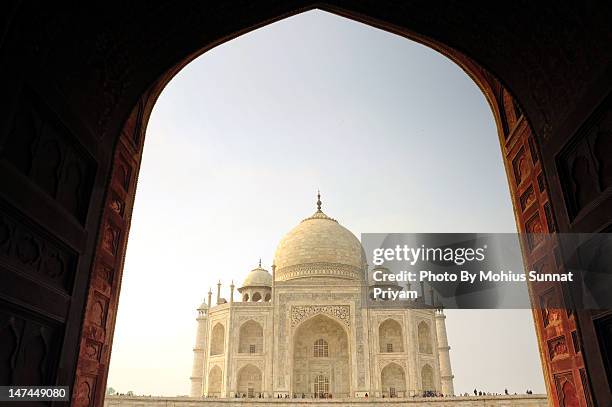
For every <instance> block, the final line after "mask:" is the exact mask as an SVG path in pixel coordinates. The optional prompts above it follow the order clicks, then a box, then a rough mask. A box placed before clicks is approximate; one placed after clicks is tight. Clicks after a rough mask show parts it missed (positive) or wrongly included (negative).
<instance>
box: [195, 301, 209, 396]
mask: <svg viewBox="0 0 612 407" xmlns="http://www.w3.org/2000/svg"><path fill="white" fill-rule="evenodd" d="M209 298H210V296H209ZM209 301H210V300H209ZM196 321H198V328H197V331H196V342H195V346H194V348H193V368H192V370H191V397H202V394H203V392H202V383H203V375H204V365H205V363H206V342H207V340H206V339H207V338H206V336H207V333H208V330H207V326H208V305H206V303H202V305H200V306H199V307H198V317H197V318H196Z"/></svg>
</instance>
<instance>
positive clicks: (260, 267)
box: [259, 257, 261, 268]
mask: <svg viewBox="0 0 612 407" xmlns="http://www.w3.org/2000/svg"><path fill="white" fill-rule="evenodd" d="M259 268H261V257H260V258H259Z"/></svg>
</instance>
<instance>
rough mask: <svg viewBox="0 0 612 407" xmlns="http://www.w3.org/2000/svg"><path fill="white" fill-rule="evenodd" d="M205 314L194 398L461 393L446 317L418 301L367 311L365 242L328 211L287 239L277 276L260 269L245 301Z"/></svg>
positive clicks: (279, 252) (219, 302)
mask: <svg viewBox="0 0 612 407" xmlns="http://www.w3.org/2000/svg"><path fill="white" fill-rule="evenodd" d="M234 288H235V287H234V285H233V284H232V285H231V286H230V295H229V301H227V300H225V299H224V298H222V297H221V284H220V283H219V284H218V287H217V294H216V302H215V304H214V305H213V304H212V300H213V299H212V292H210V291H209V293H208V301H207V302H205V303H203V304H202V305H201V306H200V307H199V308H198V316H197V324H198V328H197V336H196V344H195V348H194V362H193V372H192V376H191V397H218V398H236V397H240V398H242V397H255V398H259V397H265V398H271V397H272V398H278V397H291V398H294V397H297V398H302V397H304V398H334V399H336V398H363V397H372V398H379V397H383V396H384V397H411V396H415V395H423V394H424V393H427V392H429V393H431V392H437V393H442V394H444V395H453V374H452V370H451V364H450V356H449V350H450V347H449V346H448V342H447V336H446V327H445V318H446V317H445V315H444V313H443V312H442V311H441V310H435V309H432V308H430V307H427V306H425V304H423V301H422V300H416V301H414V300H410V301H411V304H412V305H409V306H403V307H391V306H389V307H385V306H382V307H378V306H377V307H367V306H366V301H367V298H368V295H369V293H370V292H371V290H372V288H373V286H372V282H371V281H369V279H368V264H367V261H366V257H365V253H364V250H363V248H362V246H361V243H360V241H359V239H357V237H356V236H355V235H354V234H353V233H351V232H350V231H349V230H348V229H346V228H344V227H343V226H342V225H340V223H338V221H336V220H335V219H332V218H330V217H329V216H327V215H326V214H325V213H323V212H322V210H321V200H320V197H319V199H318V201H317V211H316V212H315V213H314V214H313V215H312V216H310V217H308V218H306V219H304V220H302V221H301V222H300V223H299V224H298V225H297V226H296V227H294V228H293V229H292V230H291V231H289V233H287V234H286V235H285V237H283V239H282V240H281V241H280V243H279V244H278V247H277V249H276V253H275V255H274V262H273V265H272V267H271V273H270V272H269V271H268V270H265V269H264V268H262V267H261V262H260V265H259V267H257V268H255V269H253V270H252V271H251V272H250V273H249V274H248V276H247V277H246V279H245V281H244V282H243V284H242V285H241V286H240V287H239V288H238V289H237V290H238V292H239V294H240V297H241V301H234V300H233V297H234Z"/></svg>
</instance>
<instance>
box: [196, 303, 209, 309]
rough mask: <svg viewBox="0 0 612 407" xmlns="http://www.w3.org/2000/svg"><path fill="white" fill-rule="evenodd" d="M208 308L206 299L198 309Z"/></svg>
mask: <svg viewBox="0 0 612 407" xmlns="http://www.w3.org/2000/svg"><path fill="white" fill-rule="evenodd" d="M207 309H208V304H206V301H204V302H202V304H201V305H200V306H199V307H198V311H200V310H207Z"/></svg>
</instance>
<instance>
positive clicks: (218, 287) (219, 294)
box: [217, 280, 221, 305]
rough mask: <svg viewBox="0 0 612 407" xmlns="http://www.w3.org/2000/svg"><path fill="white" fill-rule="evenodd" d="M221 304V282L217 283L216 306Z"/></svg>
mask: <svg viewBox="0 0 612 407" xmlns="http://www.w3.org/2000/svg"><path fill="white" fill-rule="evenodd" d="M219 304H221V280H219V282H218V283H217V305H219Z"/></svg>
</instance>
